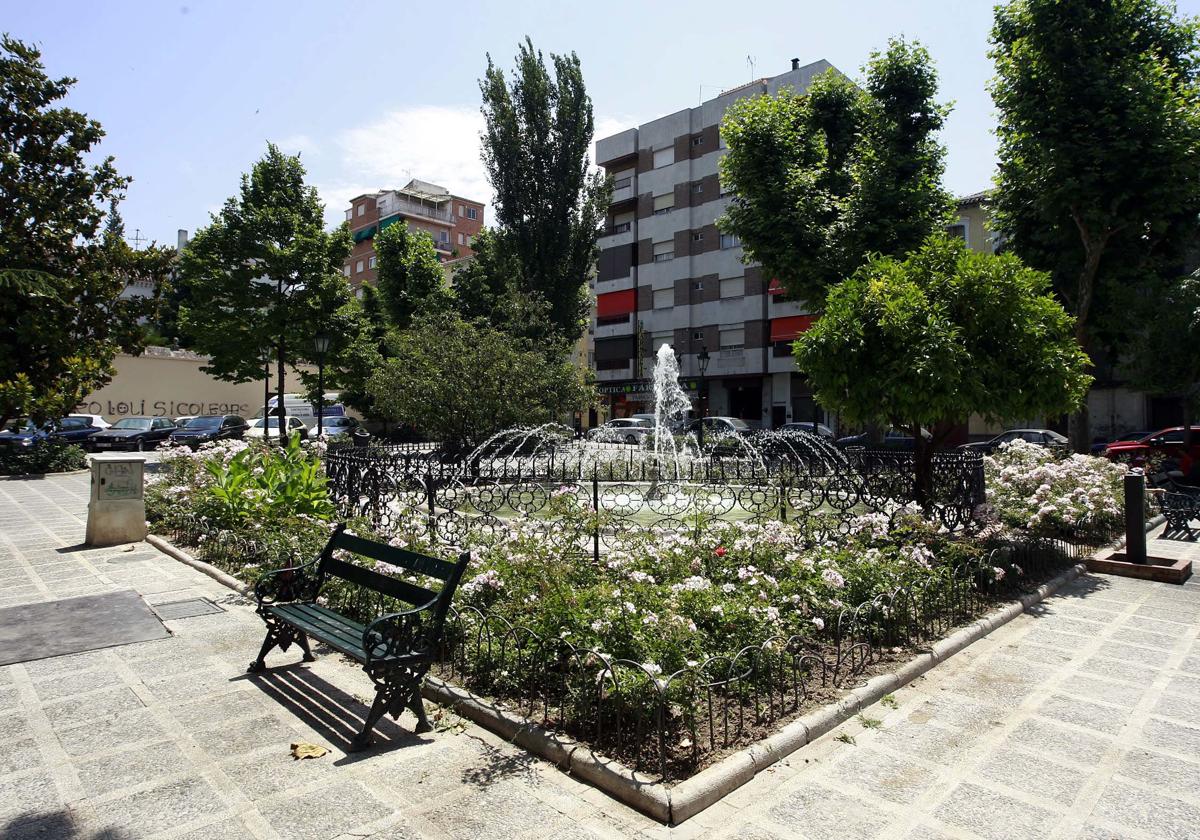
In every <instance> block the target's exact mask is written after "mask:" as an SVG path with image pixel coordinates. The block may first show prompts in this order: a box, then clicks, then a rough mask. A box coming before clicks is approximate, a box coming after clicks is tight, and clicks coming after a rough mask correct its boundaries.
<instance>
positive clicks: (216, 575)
mask: <svg viewBox="0 0 1200 840" xmlns="http://www.w3.org/2000/svg"><path fill="white" fill-rule="evenodd" d="M146 542H148V543H150V545H152V546H154V547H155V548H157V549H158V550H159V551H161V552H162V553H163V554H166V555H167V556H168V557H173V558H175V559H176V560H178V561H179V562H180V563H183V564H185V565H188V566H191V567H192V568H193V569H197V570H198V571H201V572H204V574H206V575H208V576H209V577H210V578H212V579H213V580H215V581H216V582H217V583H219V584H221V585H222V586H228V587H229V588H230V589H232V590H233V591H234V592H237V593H238V594H239V595H247V594H250V593H251V592H253V590H254V587H252V586H250V585H249V584H247V583H242V582H241V581H240V580H238V579H237V578H235V577H234V576H233V575H230V574H228V573H227V572H223V571H221V570H220V569H218V568H217V567H216V566H214V565H212V564H211V563H205V562H204V561H203V560H197V559H196V558H195V557H193V556H192V555H190V554H188V553H187V552H186V551H183V550H181V549H179V548H176V547H175V546H174V545H173V544H171V543H169V542H167V541H166V540H164V539H163V538H162V537H160V536H157V535H155V534H149V535H148V536H147V537H146Z"/></svg>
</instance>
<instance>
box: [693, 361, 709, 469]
mask: <svg viewBox="0 0 1200 840" xmlns="http://www.w3.org/2000/svg"><path fill="white" fill-rule="evenodd" d="M709 358H710V357H709V355H708V345H706V344H701V345H700V354H699V355H698V356H696V363H697V364H698V365H700V397H699V399H700V436H699V443H700V449H701V450H703V449H704V417H705V415H707V413H708V412H707V410H706V407H705V405H704V397H705V382H704V374H706V373H708V360H709Z"/></svg>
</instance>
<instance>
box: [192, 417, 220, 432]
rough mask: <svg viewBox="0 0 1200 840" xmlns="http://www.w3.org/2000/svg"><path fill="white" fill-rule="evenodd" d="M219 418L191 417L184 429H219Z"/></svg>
mask: <svg viewBox="0 0 1200 840" xmlns="http://www.w3.org/2000/svg"><path fill="white" fill-rule="evenodd" d="M221 420H222V418H220V417H193V418H192V419H191V420H189V421H187V425H186V426H184V428H185V429H219V428H220V427H221Z"/></svg>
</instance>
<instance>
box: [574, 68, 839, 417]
mask: <svg viewBox="0 0 1200 840" xmlns="http://www.w3.org/2000/svg"><path fill="white" fill-rule="evenodd" d="M831 67H832V65H831V64H830V63H829V62H827V61H817V62H814V63H812V64H807V65H805V66H803V67H801V66H800V62H799V60H797V59H793V60H792V69H791V70H790V71H788V72H786V73H781V74H780V75H778V76H773V77H770V78H763V79H758V80H756V81H753V82H750V83H749V84H745V85H742V86H741V87H737V88H734V89H733V90H729V91H726V92H724V93H722V94H721V95H720V96H718V97H716V98H715V99H710V100H709V101H707V102H704V103H702V104H700V105H699V106H697V107H695V108H685V109H684V110H682V111H677V112H675V113H673V114H670V115H668V116H665V117H660V118H659V119H656V120H652V121H651V122H648V123H645V124H644V125H641V126H638V127H637V128H631V129H629V130H627V131H623V132H621V133H620V134H615V135H613V136H611V137H605V138H603V139H601V140H598V141H597V143H596V162H597V164H598V165H599V166H602V167H603V168H604V169H605V170H606V171H607V172H608V173H609V174H610V175H612V177H613V182H614V183H613V195H612V204H611V206H610V208H609V212H608V216H607V219H606V222H605V224H606V229H605V235H604V236H602V237H601V238H600V241H599V245H600V260H599V265H598V271H597V275H596V282H595V291H596V307H595V317H594V327H593V329H594V334H595V349H594V353H595V367H596V378H597V380H598V389H599V391H600V393H601V395H602V396H604V397H605V398H606V399H607V401H608V406H607V407H608V409H609V411H610V416H617V417H619V416H627V415H629V414H634V413H638V412H641V411H645V410H647V408H648V406H649V404H650V403H651V402H652V400H653V397H652V391H651V387H650V383H649V380H650V377H651V375H652V372H653V358H654V356H655V354H656V353H657V352H658V349H659V347H661V346H662V345H663V344H670V345H671V346H672V347H673V348H674V351H675V353H676V355H678V356H679V358H680V376H681V380H682V383H683V385H684V388H685V390H687V391H688V392H689V393H690V394H692V395H693V404H694V406H695V407H696V409H697V410H698V409H699V405H698V404H697V400H698V398H699V393H700V387H699V386H700V379H699V377H700V368H699V363H698V361H697V357H698V356H699V354H700V353H701V351H702V350H706V351H707V353H708V356H709V365H708V370H707V373H706V376H705V385H706V390H707V393H708V399H707V406H706V410H707V413H708V414H709V415H726V416H732V417H740V418H742V419H743V420H745V421H746V422H747V423H749V424H750V425H752V426H754V427H756V428H774V427H776V426H780V425H782V424H783V423H786V422H789V421H791V420H806V421H807V420H812V419H813V417H814V414H821V412H820V411H819V409H818V408H817V407H816V406H815V405H814V403H813V399H812V391H811V389H810V388H809V387H808V385H807V383H806V381H805V379H804V377H803V376H802V375H800V374H798V373H797V372H796V371H795V366H794V365H793V364H792V358H791V342H792V341H793V340H795V338H796V337H797V336H798V335H799V334H800V333H801V332H803V331H804V330H806V329H808V327H809V326H810V325H811V324H812V322H813V317H812V316H811V315H810V314H809V313H808V312H807V310H806V309H805V308H804V306H803V305H802V304H800V303H798V302H796V301H789V300H786V299H785V298H784V296H783V294H782V291H783V290H782V289H781V288H780V286H779V283H778V282H776V281H774V280H773V279H772V278H770V277H767V276H764V274H763V271H762V268H761V267H760V266H758V265H753V264H751V265H746V264H743V262H742V248H741V245H740V243H739V242H738V241H737V239H736V238H735V237H732V236H729V235H726V234H722V233H721V232H720V231H718V230H717V227H716V220H717V219H718V218H719V217H720V216H721V215H722V214H723V213H724V211H725V207H726V205H727V204H728V202H729V198H728V196H726V195H725V194H724V193H723V191H722V188H721V184H720V179H719V178H718V166H717V163H718V161H719V160H720V158H721V156H722V154H723V148H724V147H723V143H722V142H721V138H720V133H719V131H718V128H719V126H720V122H721V118H722V117H723V116H724V114H725V110H726V109H727V108H728V107H729V106H730V105H731V104H732V103H733V102H735V101H737V100H739V99H742V98H743V97H748V96H755V95H758V94H763V93H766V94H775V93H777V92H779V91H780V90H782V89H784V88H789V87H790V88H793V89H795V90H797V91H804V90H805V89H806V88H807V87H808V85H809V84H810V83H811V82H812V80H813V78H814V77H815V76H817V75H819V74H821V73H823V72H825V71H826V70H829V69H830V68H831ZM822 419H823V416H822Z"/></svg>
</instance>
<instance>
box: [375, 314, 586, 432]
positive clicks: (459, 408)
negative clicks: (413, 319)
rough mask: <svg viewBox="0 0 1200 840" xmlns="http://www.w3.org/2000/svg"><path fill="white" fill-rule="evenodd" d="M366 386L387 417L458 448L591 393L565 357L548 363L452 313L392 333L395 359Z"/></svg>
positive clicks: (556, 413) (561, 409)
mask: <svg viewBox="0 0 1200 840" xmlns="http://www.w3.org/2000/svg"><path fill="white" fill-rule="evenodd" d="M367 391H368V393H369V394H370V396H371V399H372V400H373V402H374V403H375V404H376V405H378V406H379V407H380V408H381V409H382V410H383V411H384V412H386V413H387V415H388V416H390V417H394V418H396V419H397V420H400V421H402V422H406V423H411V424H412V425H413V426H415V427H416V428H417V429H419V430H420V431H421V432H422V433H424V434H425V435H428V436H430V437H434V438H437V439H439V440H441V441H443V442H445V443H448V444H452V445H460V446H471V445H474V444H478V443H480V442H482V441H483V440H485V439H487V438H488V437H489V436H491V435H492V434H495V433H496V432H498V431H500V430H501V429H506V428H509V427H511V426H519V425H531V424H537V423H545V422H549V421H551V420H555V419H557V418H559V417H561V416H562V415H563V414H564V413H565V412H568V411H571V410H573V409H576V408H578V407H580V406H582V405H584V404H585V403H586V401H587V400H588V398H589V396H590V395H589V392H588V388H587V386H586V385H585V384H584V383H583V382H582V381H581V379H580V373H579V371H578V370H577V369H576V368H575V367H574V366H573V365H572V364H571V363H570V362H568V361H565V360H564V361H559V362H548V361H547V359H546V357H545V356H544V355H543V354H541V353H539V352H537V351H536V350H530V349H527V348H526V347H524V346H523V342H521V341H519V340H516V339H513V338H512V337H511V336H508V335H505V334H504V333H502V332H500V331H498V330H495V329H491V328H489V327H486V326H482V325H479V324H474V323H471V322H468V321H463V320H462V319H460V318H457V317H455V316H443V317H438V318H432V319H430V320H427V321H422V322H419V323H417V324H416V325H414V326H413V328H412V329H409V330H405V331H403V332H400V333H398V334H397V337H396V339H395V341H394V347H393V358H391V359H388V360H386V361H385V362H384V363H383V366H382V367H380V368H379V370H377V371H376V372H375V374H374V375H373V376H371V378H370V380H369V381H368V383H367Z"/></svg>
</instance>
